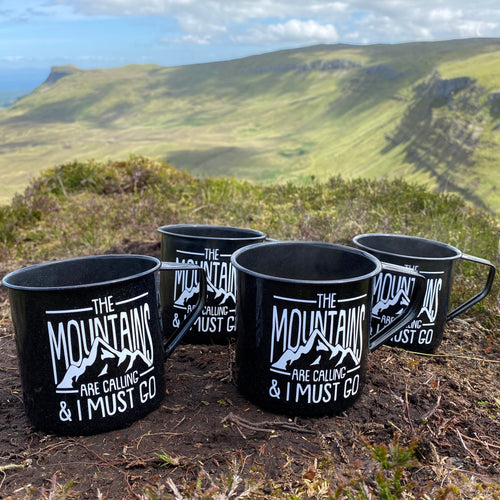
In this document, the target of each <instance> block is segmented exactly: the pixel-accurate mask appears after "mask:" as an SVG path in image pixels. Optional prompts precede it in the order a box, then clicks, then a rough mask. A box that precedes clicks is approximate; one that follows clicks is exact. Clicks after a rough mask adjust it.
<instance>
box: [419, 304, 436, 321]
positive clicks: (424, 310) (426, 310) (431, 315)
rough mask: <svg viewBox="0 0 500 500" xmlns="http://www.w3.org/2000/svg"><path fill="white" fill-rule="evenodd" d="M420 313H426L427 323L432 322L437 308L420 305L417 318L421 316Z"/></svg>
mask: <svg viewBox="0 0 500 500" xmlns="http://www.w3.org/2000/svg"><path fill="white" fill-rule="evenodd" d="M422 314H426V315H427V318H428V319H427V322H428V323H434V321H436V316H437V310H432V309H429V308H428V307H426V306H424V307H422V309H421V310H420V312H419V313H418V316H417V317H418V318H420V317H422Z"/></svg>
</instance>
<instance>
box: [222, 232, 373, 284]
mask: <svg viewBox="0 0 500 500" xmlns="http://www.w3.org/2000/svg"><path fill="white" fill-rule="evenodd" d="M297 244H298V245H301V246H309V245H314V246H317V247H325V248H329V249H332V250H333V249H335V250H342V251H347V252H350V253H353V254H357V255H360V256H362V257H365V258H366V259H367V260H370V261H371V262H372V263H373V264H374V265H375V268H374V269H373V271H370V272H369V273H365V274H363V275H360V276H354V277H351V278H335V279H323V280H320V279H317V280H314V279H295V278H286V277H282V276H273V275H272V274H266V273H261V272H258V271H254V270H253V269H249V268H247V267H245V266H243V265H242V264H240V263H239V262H237V260H236V259H237V258H238V257H239V256H240V255H241V254H244V253H246V252H250V251H252V249H254V248H258V249H262V248H265V247H266V246H271V245H281V246H285V245H297ZM231 264H232V265H233V266H234V267H235V268H236V269H237V270H238V271H241V272H244V273H246V274H249V275H251V276H253V277H255V278H260V279H265V280H269V281H277V282H281V283H297V284H308V285H331V284H342V283H353V282H357V281H363V280H365V279H369V278H372V277H373V276H376V275H377V274H379V273H380V272H381V271H382V264H381V262H380V260H379V259H378V258H377V257H375V256H373V255H371V254H370V253H368V252H365V251H364V250H360V249H358V248H353V247H348V246H345V245H339V244H336V243H327V242H321V241H303V240H293V241H269V242H264V243H254V244H253V245H247V246H245V247H242V248H240V249H238V250H236V251H235V252H234V253H233V254H232V255H231Z"/></svg>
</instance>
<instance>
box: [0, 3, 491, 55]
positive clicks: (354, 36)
mask: <svg viewBox="0 0 500 500" xmlns="http://www.w3.org/2000/svg"><path fill="white" fill-rule="evenodd" d="M1 2H2V5H1V6H0V20H1V19H2V17H3V18H8V17H9V16H11V17H12V18H14V17H13V16H14V14H16V15H17V18H18V19H21V18H29V17H30V16H39V17H40V16H43V15H45V16H47V15H49V14H51V15H52V17H53V18H56V17H59V18H64V19H71V18H74V19H82V18H85V17H88V18H116V17H122V18H124V17H137V16H139V17H156V18H166V19H167V18H168V19H174V20H175V21H176V22H177V25H178V27H179V30H180V33H175V36H174V35H170V36H163V38H162V40H164V41H170V42H176V43H184V44H192V45H208V44H210V43H212V42H214V41H217V42H218V43H219V44H221V45H223V44H227V43H230V42H232V43H249V42H251V43H260V44H263V43H267V44H272V45H275V46H278V45H283V44H292V43H297V44H301V43H307V44H309V43H314V42H318V43H322V42H324V43H332V42H336V41H348V42H356V43H380V42H404V41H413V40H435V39H445V38H461V37H471V36H481V37H488V36H491V37H499V36H500V3H499V2H498V0H476V1H475V2H472V1H471V0H467V1H465V0H420V1H416V0H414V1H411V0H333V1H330V0H309V1H304V0H201V1H200V0H23V2H19V1H18V0H1ZM19 4H22V5H19ZM2 11H4V12H2ZM270 48H273V47H272V46H270Z"/></svg>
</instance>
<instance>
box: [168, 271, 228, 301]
mask: <svg viewBox="0 0 500 500" xmlns="http://www.w3.org/2000/svg"><path fill="white" fill-rule="evenodd" d="M199 291H200V285H199V283H198V284H196V285H194V286H192V287H191V288H185V289H184V290H183V291H182V293H181V294H180V295H179V297H178V298H177V300H176V301H175V305H177V306H181V307H186V306H187V305H188V304H189V302H190V300H191V299H192V298H193V297H194V296H195V295H198V294H199ZM228 299H231V300H232V304H231V305H234V304H235V302H236V298H235V295H234V293H233V292H228V291H227V290H225V289H224V288H222V287H216V286H215V285H214V284H213V282H212V281H211V280H210V279H209V278H208V277H207V299H206V302H207V303H209V304H211V305H216V306H221V305H223V304H225V303H226V302H227V300H228Z"/></svg>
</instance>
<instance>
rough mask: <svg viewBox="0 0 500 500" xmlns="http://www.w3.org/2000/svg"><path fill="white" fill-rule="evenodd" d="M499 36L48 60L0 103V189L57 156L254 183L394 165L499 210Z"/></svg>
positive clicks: (400, 175) (0, 194)
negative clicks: (36, 80) (41, 77)
mask: <svg viewBox="0 0 500 500" xmlns="http://www.w3.org/2000/svg"><path fill="white" fill-rule="evenodd" d="M499 62H500V41H499V40H497V39H477V40H474V39H472V40H455V41H447V42H432V43H410V44H399V45H374V46H366V47H356V46H348V45H342V44H339V45H330V46H329V45H321V46H315V47H309V48H305V49H298V50H287V51H280V52H275V53H270V54H263V55H259V56H254V57H249V58H244V59H240V60H234V61H226V62H217V63H210V64H200V65H193V66H183V67H176V68H164V67H161V66H157V65H153V64H150V65H131V66H125V67H121V68H112V69H106V70H87V71H83V70H81V69H79V68H76V67H74V66H63V67H56V68H53V71H52V73H51V75H50V76H49V78H48V79H47V81H46V82H45V83H44V84H42V85H41V86H39V87H38V88H37V89H35V90H34V91H33V92H32V93H31V94H30V95H28V96H25V97H24V98H23V99H20V100H19V101H17V102H16V103H15V104H14V105H12V106H11V107H9V108H8V109H5V110H0V135H1V137H2V141H1V145H0V175H1V176H2V186H0V201H1V200H3V201H4V202H7V201H8V200H10V198H11V196H12V195H13V194H14V193H15V192H22V191H23V189H24V188H25V187H26V185H27V183H28V182H29V179H30V176H33V175H37V173H38V172H39V171H40V170H43V169H46V168H49V167H51V166H53V165H58V164H63V163H68V162H69V161H86V160H88V159H89V158H94V159H96V160H98V161H106V160H109V159H113V160H117V159H121V160H126V159H127V158H128V156H129V154H131V153H132V154H136V155H145V156H148V157H152V158H159V159H160V160H162V161H163V160H166V161H168V162H169V163H170V164H172V165H174V166H176V167H177V168H180V169H182V170H188V171H189V172H191V173H193V174H195V175H197V176H200V177H203V176H209V177H218V176H220V175H234V176H236V177H238V178H240V179H248V180H257V181H260V182H266V183H275V182H281V183H286V182H288V181H293V182H296V183H301V184H302V185H307V184H311V183H312V182H314V181H313V179H315V180H320V181H322V182H328V180H329V179H330V178H331V177H335V176H337V175H339V174H341V175H342V176H343V177H344V178H345V179H347V178H353V179H354V178H370V179H377V178H387V179H406V180H407V181H409V182H410V183H413V182H418V183H420V184H423V185H426V186H427V187H429V188H430V189H433V190H436V191H441V192H456V193H460V194H461V195H462V196H463V197H464V198H465V199H467V200H468V201H469V202H472V203H473V204H475V205H476V206H480V207H483V208H485V207H486V208H488V209H490V210H492V211H493V212H496V213H498V211H499V210H500V194H499V193H500V191H499V190H498V189H497V188H498V185H499V182H500V171H499V170H498V168H497V159H498V157H499V155H500V132H499V128H498V124H499V119H500V112H499V109H500V108H499V104H498V103H499V98H498V96H499V91H500V69H499V68H500V64H499Z"/></svg>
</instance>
